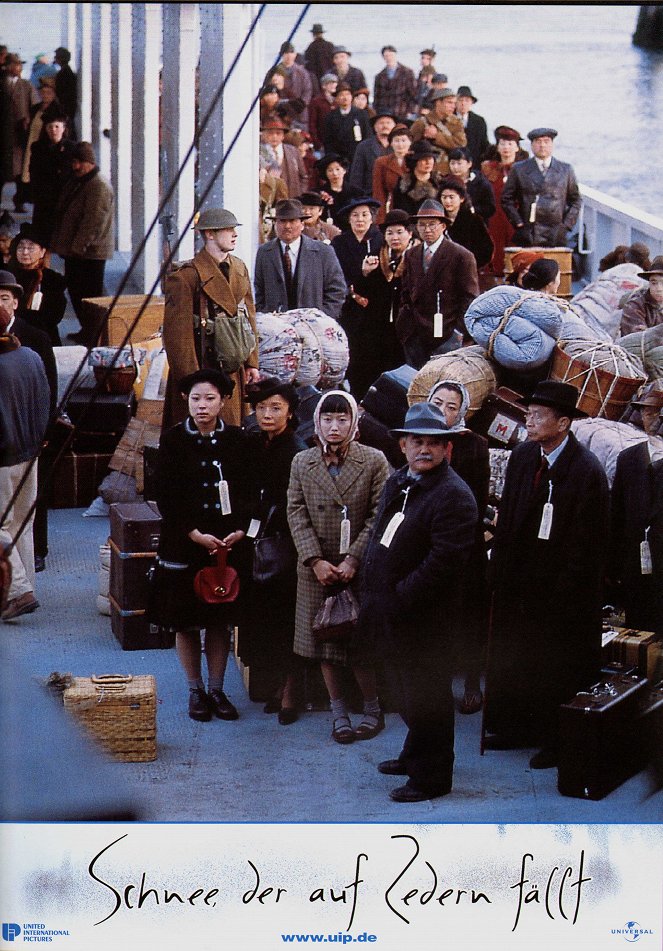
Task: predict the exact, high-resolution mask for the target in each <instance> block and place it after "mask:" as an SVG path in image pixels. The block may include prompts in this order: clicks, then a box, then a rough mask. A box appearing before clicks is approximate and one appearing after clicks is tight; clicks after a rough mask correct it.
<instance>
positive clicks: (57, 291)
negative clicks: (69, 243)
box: [10, 221, 67, 347]
mask: <svg viewBox="0 0 663 951" xmlns="http://www.w3.org/2000/svg"><path fill="white" fill-rule="evenodd" d="M46 245H47V239H46V237H45V236H44V235H43V234H42V233H41V232H40V231H39V230H38V229H37V228H36V227H35V226H34V225H33V224H30V223H29V222H27V221H25V222H23V224H22V225H21V228H20V231H19V233H18V235H17V236H16V237H15V238H14V240H13V241H12V244H11V264H10V270H11V271H12V273H13V275H14V277H15V278H16V280H17V281H18V283H19V284H20V285H21V287H22V288H23V297H22V298H21V302H20V304H19V308H18V316H19V317H22V318H23V319H24V320H26V321H27V322H28V323H29V324H32V326H33V327H38V328H39V329H40V330H43V331H44V332H45V333H47V334H48V337H49V339H50V341H51V345H52V346H53V347H60V346H61V345H62V342H61V340H60V334H59V331H58V325H59V323H60V321H61V320H62V318H63V317H64V312H65V308H66V306H67V299H66V297H65V288H66V283H65V279H64V277H63V276H62V275H61V274H58V272H57V271H54V270H53V269H52V268H50V267H47V266H46Z"/></svg>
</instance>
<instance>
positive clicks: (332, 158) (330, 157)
mask: <svg viewBox="0 0 663 951" xmlns="http://www.w3.org/2000/svg"><path fill="white" fill-rule="evenodd" d="M332 162H338V164H339V165H342V166H343V168H345V169H348V168H349V167H350V163H349V162H348V160H347V159H346V158H345V156H344V155H337V154H336V152H329V153H328V154H327V155H323V156H322V158H321V159H318V161H317V162H316V163H315V167H316V168H317V170H318V171H319V172H320V174H321V175H324V174H325V172H326V171H327V168H328V166H329V165H331V164H332Z"/></svg>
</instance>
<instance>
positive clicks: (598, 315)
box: [570, 264, 647, 340]
mask: <svg viewBox="0 0 663 951" xmlns="http://www.w3.org/2000/svg"><path fill="white" fill-rule="evenodd" d="M641 270H642V269H641V267H640V266H639V265H638V264H617V265H616V266H615V267H611V268H608V270H607V271H603V273H602V274H599V276H598V277H597V279H596V280H595V281H592V283H591V284H588V285H587V286H586V287H583V289H582V290H581V291H579V292H578V293H577V294H576V295H575V297H573V298H571V302H570V303H571V304H572V306H573V309H574V310H575V311H576V312H577V313H579V314H580V316H581V317H582V319H583V320H584V322H585V324H587V326H588V327H590V328H592V329H593V330H596V332H597V336H598V337H599V338H602V337H603V336H604V335H607V337H608V338H609V339H610V340H616V339H617V337H618V336H619V325H620V322H621V319H622V312H621V309H620V307H619V304H620V301H621V299H622V297H624V295H625V294H630V293H631V291H637V290H639V289H640V288H641V287H646V285H647V281H646V280H644V278H641V277H638V273H639V271H641Z"/></svg>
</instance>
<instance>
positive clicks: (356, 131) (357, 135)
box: [352, 121, 361, 142]
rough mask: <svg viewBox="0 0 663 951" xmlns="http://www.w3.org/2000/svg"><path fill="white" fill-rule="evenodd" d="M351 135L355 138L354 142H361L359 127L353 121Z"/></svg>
mask: <svg viewBox="0 0 663 951" xmlns="http://www.w3.org/2000/svg"><path fill="white" fill-rule="evenodd" d="M352 134H353V135H354V137H355V142H361V126H360V125H359V123H358V122H357V121H355V124H354V125H353V126H352Z"/></svg>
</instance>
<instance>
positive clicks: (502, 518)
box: [486, 433, 610, 739]
mask: <svg viewBox="0 0 663 951" xmlns="http://www.w3.org/2000/svg"><path fill="white" fill-rule="evenodd" d="M540 460H541V450H540V448H539V445H538V444H537V443H534V442H525V443H521V444H520V445H519V446H516V448H515V449H514V450H513V452H512V453H511V458H510V460H509V465H508V468H507V474H506V480H505V484H504V492H503V495H502V500H501V503H500V509H499V517H498V520H497V531H496V535H495V541H494V544H493V553H492V557H491V564H492V573H493V584H494V613H493V637H492V643H491V646H490V657H489V669H488V685H487V708H486V727H487V729H488V731H489V732H491V733H505V732H506V733H513V732H517V733H521V734H524V733H527V734H529V736H533V738H537V739H539V738H541V737H543V738H550V737H552V736H553V735H554V732H555V728H556V720H557V712H558V708H559V704H560V703H564V702H566V701H568V700H570V699H571V698H572V697H573V696H574V694H575V693H576V692H577V691H578V690H580V689H582V688H584V687H587V686H589V685H590V684H591V682H592V679H593V678H594V677H595V676H596V675H597V672H598V665H599V658H600V650H601V623H602V616H601V613H602V612H601V609H602V588H603V574H604V567H605V562H606V555H607V546H608V531H609V517H610V512H609V489H608V482H607V479H606V475H605V472H604V471H603V468H602V466H601V464H600V462H599V461H598V459H597V458H596V456H595V455H594V454H593V453H592V452H590V451H589V450H588V449H586V448H585V447H584V446H581V445H580V443H579V442H578V441H577V439H576V438H575V436H574V435H573V433H569V437H568V442H567V444H566V446H565V447H564V449H563V451H562V453H561V454H560V456H559V458H558V459H557V461H556V462H555V464H554V465H553V466H552V468H551V469H550V470H549V475H548V478H542V479H541V481H540V483H539V486H538V488H537V489H536V490H535V489H534V476H535V473H536V470H537V469H538V467H539V465H540ZM549 484H551V485H552V494H551V496H550V500H551V502H552V505H553V510H554V511H553V518H552V528H551V532H550V538H549V539H548V540H547V541H546V540H542V539H539V538H538V537H537V536H538V533H539V526H540V524H541V516H542V512H543V506H544V503H545V502H547V500H548V498H549Z"/></svg>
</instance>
